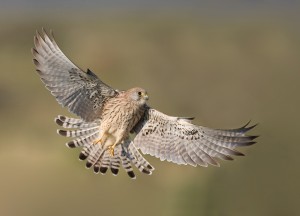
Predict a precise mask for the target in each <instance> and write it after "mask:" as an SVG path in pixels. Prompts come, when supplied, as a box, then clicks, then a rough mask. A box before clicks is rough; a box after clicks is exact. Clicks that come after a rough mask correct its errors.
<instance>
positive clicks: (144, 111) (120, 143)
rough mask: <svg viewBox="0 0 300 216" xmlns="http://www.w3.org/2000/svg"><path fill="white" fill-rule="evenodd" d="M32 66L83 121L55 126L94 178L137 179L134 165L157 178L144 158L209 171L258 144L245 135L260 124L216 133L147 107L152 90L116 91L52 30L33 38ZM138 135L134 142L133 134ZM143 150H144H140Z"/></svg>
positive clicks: (61, 118)
mask: <svg viewBox="0 0 300 216" xmlns="http://www.w3.org/2000/svg"><path fill="white" fill-rule="evenodd" d="M34 46H35V48H32V54H33V56H34V59H33V63H34V65H35V67H36V71H37V73H38V75H39V76H40V78H41V80H42V82H43V83H44V84H45V86H46V88H47V89H48V90H49V91H50V92H51V94H52V95H53V96H54V97H55V98H56V100H57V102H58V103H59V104H61V105H62V106H63V107H67V108H68V110H69V111H70V112H72V113H74V114H76V115H77V116H79V117H80V118H70V117H66V116H61V115H59V116H58V117H57V118H55V122H56V123H57V124H58V125H59V126H61V127H63V128H65V129H67V130H63V129H61V130H58V131H57V132H58V134H60V135H62V136H66V137H72V138H73V140H72V141H69V142H67V143H66V145H67V146H68V147H69V148H76V147H82V151H81V153H80V154H79V159H80V160H86V167H87V168H93V170H94V172H95V173H102V174H105V173H106V172H107V170H108V169H110V170H111V172H112V174H113V175H117V174H118V172H119V169H120V167H121V166H122V167H123V168H124V169H125V171H126V172H127V174H128V176H129V177H131V178H135V173H134V171H133V168H132V165H134V166H135V167H136V168H137V169H138V170H139V171H140V172H142V173H146V174H149V175H150V174H152V172H153V170H154V167H153V166H152V165H151V164H150V163H149V162H148V161H147V160H146V159H145V158H144V157H143V156H142V154H141V153H140V151H141V152H142V153H143V154H150V155H152V156H155V157H157V158H160V160H161V161H164V160H167V161H169V162H173V163H176V164H185V165H187V164H189V165H192V166H195V167H196V166H197V165H199V166H203V167H207V166H208V165H209V164H210V165H214V166H219V163H218V162H217V160H216V159H217V158H218V159H222V160H233V158H232V156H242V155H244V154H243V153H241V152H239V151H237V150H236V147H244V146H249V145H252V144H254V143H255V141H254V139H255V138H257V136H249V135H246V133H247V132H248V131H249V130H251V129H252V128H254V127H255V126H256V125H252V126H248V125H249V123H248V124H246V125H245V126H243V127H241V128H238V129H227V130H221V129H211V128H207V127H203V126H197V125H194V124H192V120H193V118H186V117H173V116H168V115H166V114H164V113H162V112H159V111H157V110H156V109H153V108H151V107H150V106H149V105H148V104H147V101H148V94H147V91H146V90H145V89H143V88H140V87H135V88H131V89H129V90H126V91H119V90H116V89H114V88H112V87H110V86H109V85H107V84H105V83H104V82H102V81H101V80H100V79H99V78H98V77H97V75H96V74H94V73H93V72H92V71H91V70H89V69H87V71H84V70H82V69H80V68H79V67H77V66H76V65H75V64H74V63H73V62H71V61H70V60H69V59H68V58H67V57H66V56H65V55H64V53H63V52H62V51H61V50H60V48H59V47H58V45H57V43H56V42H55V40H54V37H53V34H52V31H51V32H50V34H48V33H47V32H46V31H45V30H44V29H43V30H42V33H39V32H38V31H37V33H36V35H35V36H34ZM130 133H134V134H136V136H135V137H134V138H133V139H131V138H130V136H129V134H130ZM139 150H140V151H139Z"/></svg>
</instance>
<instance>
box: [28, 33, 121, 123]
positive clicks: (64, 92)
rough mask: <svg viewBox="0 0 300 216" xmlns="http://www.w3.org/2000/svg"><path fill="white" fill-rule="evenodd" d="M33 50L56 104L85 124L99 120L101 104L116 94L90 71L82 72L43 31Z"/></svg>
mask: <svg viewBox="0 0 300 216" xmlns="http://www.w3.org/2000/svg"><path fill="white" fill-rule="evenodd" d="M51 35H52V34H51ZM34 44H35V48H33V49H32V53H33V56H34V59H33V62H34V64H35V66H36V71H37V72H38V74H39V75H40V77H41V80H42V81H43V83H44V84H45V85H46V88H47V89H48V90H49V91H51V93H52V95H54V96H55V98H56V100H57V101H58V103H59V104H61V105H62V106H64V107H67V108H68V109H69V111H70V112H72V113H74V114H76V115H78V116H80V117H81V118H82V119H84V120H85V121H93V120H95V119H97V118H99V116H100V113H101V111H102V107H103V104H104V103H105V101H106V100H107V99H109V98H111V97H114V96H116V95H117V91H115V90H114V89H113V88H111V87H109V86H108V85H106V84H105V83H103V82H102V81H101V80H100V79H99V78H98V77H97V76H96V75H95V74H94V73H93V72H91V71H90V70H87V72H84V71H82V70H81V69H80V68H78V67H77V66H76V65H75V64H73V63H72V62H71V61H70V60H69V59H68V58H67V57H66V56H65V55H64V53H63V52H62V51H61V50H60V48H59V47H58V45H57V44H56V42H55V40H54V38H53V36H48V35H47V33H46V32H45V31H44V30H43V36H42V35H40V34H39V33H38V32H37V33H36V36H35V37H34Z"/></svg>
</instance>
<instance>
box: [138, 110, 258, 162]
mask: <svg viewBox="0 0 300 216" xmlns="http://www.w3.org/2000/svg"><path fill="white" fill-rule="evenodd" d="M191 120H192V118H180V117H172V116H168V115H165V114H163V113H161V112H159V111H157V110H155V109H152V108H148V109H147V110H146V112H145V114H144V117H142V119H141V120H140V122H139V123H138V124H137V125H136V126H135V128H134V129H133V131H134V132H136V133H137V135H136V137H135V138H134V140H133V143H134V145H135V146H136V147H137V148H138V149H141V151H142V153H144V154H150V155H152V156H155V157H158V158H160V159H161V160H162V161H164V160H167V161H170V162H173V163H177V164H190V165H192V166H197V165H201V166H207V165H208V164H212V165H216V166H219V164H218V162H217V161H215V160H214V158H219V159H222V160H233V158H232V157H231V156H232V155H243V154H242V153H240V152H238V151H237V150H235V148H236V147H242V146H249V145H252V144H254V143H255V142H254V141H253V140H254V139H255V138H256V137H257V136H247V135H246V132H247V131H249V130H251V129H252V128H254V127H255V125H253V126H250V127H247V125H248V124H247V125H245V126H243V127H241V128H238V129H230V130H219V129H210V128H207V127H202V126H197V125H194V124H192V123H191Z"/></svg>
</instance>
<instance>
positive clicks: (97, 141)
mask: <svg viewBox="0 0 300 216" xmlns="http://www.w3.org/2000/svg"><path fill="white" fill-rule="evenodd" d="M98 143H102V141H101V139H99V140H96V141H94V142H93V145H96V144H98Z"/></svg>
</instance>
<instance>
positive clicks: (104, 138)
mask: <svg viewBox="0 0 300 216" xmlns="http://www.w3.org/2000/svg"><path fill="white" fill-rule="evenodd" d="M107 137H108V134H107V133H100V139H98V140H96V141H94V142H93V144H94V145H96V144H98V143H100V144H104V142H105V141H106V139H107Z"/></svg>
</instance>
